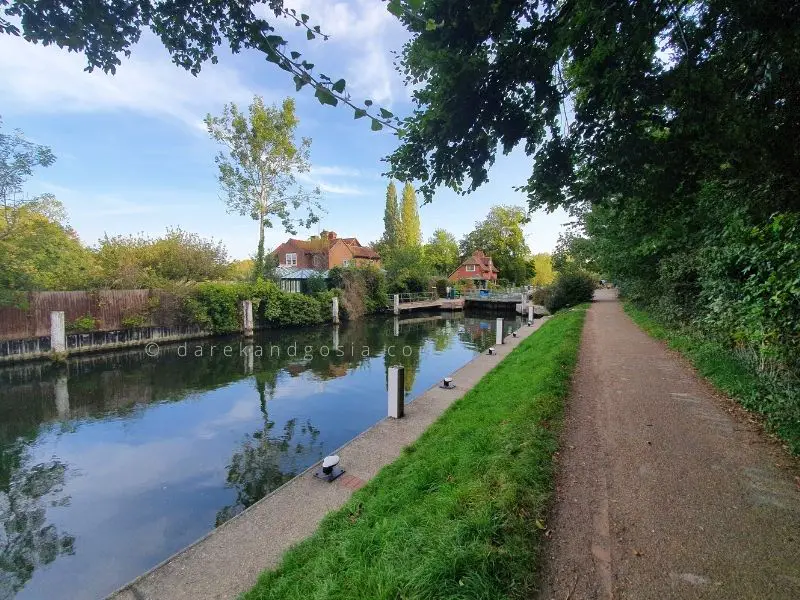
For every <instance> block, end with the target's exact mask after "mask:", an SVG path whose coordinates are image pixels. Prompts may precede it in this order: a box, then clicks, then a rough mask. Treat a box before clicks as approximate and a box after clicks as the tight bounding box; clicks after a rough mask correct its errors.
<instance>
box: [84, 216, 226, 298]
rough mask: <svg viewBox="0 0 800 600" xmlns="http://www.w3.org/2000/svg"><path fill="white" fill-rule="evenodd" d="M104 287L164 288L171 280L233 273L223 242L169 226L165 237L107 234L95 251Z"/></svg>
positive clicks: (212, 278) (212, 277) (216, 277)
mask: <svg viewBox="0 0 800 600" xmlns="http://www.w3.org/2000/svg"><path fill="white" fill-rule="evenodd" d="M95 256H96V260H97V263H98V265H99V266H100V268H101V270H102V281H101V282H100V283H101V284H102V285H103V287H111V288H117V289H137V288H155V287H162V286H164V285H166V284H167V282H170V281H180V280H189V281H208V280H214V279H222V278H224V277H226V276H227V274H228V272H229V268H230V267H229V263H228V254H227V251H226V250H225V246H223V245H222V242H217V241H214V240H208V239H205V238H202V237H200V236H199V235H197V234H194V233H189V232H187V231H183V230H182V229H180V228H178V229H167V233H166V234H165V235H164V236H163V237H157V238H152V237H148V236H145V235H129V236H114V237H109V236H108V235H106V236H105V237H104V238H103V239H101V240H100V243H99V245H98V248H97V252H96V253H95Z"/></svg>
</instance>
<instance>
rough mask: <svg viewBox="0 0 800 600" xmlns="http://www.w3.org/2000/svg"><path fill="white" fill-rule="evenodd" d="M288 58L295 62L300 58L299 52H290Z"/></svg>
mask: <svg viewBox="0 0 800 600" xmlns="http://www.w3.org/2000/svg"><path fill="white" fill-rule="evenodd" d="M289 56H291V57H292V60H297V59H298V58H300V53H299V52H291V53H289Z"/></svg>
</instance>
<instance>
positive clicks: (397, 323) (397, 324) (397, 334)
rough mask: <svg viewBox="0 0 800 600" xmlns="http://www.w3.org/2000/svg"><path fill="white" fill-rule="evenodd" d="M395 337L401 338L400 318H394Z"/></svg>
mask: <svg viewBox="0 0 800 600" xmlns="http://www.w3.org/2000/svg"><path fill="white" fill-rule="evenodd" d="M394 337H400V317H395V318H394Z"/></svg>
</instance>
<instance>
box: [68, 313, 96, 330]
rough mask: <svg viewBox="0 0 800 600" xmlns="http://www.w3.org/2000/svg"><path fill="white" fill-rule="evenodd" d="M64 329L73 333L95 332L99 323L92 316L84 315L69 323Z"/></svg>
mask: <svg viewBox="0 0 800 600" xmlns="http://www.w3.org/2000/svg"><path fill="white" fill-rule="evenodd" d="M64 329H65V330H66V331H71V332H82V331H94V330H95V329H97V321H96V320H95V318H94V317H93V316H92V315H84V316H82V317H78V318H77V319H75V320H74V321H72V322H71V323H67V325H66V327H64Z"/></svg>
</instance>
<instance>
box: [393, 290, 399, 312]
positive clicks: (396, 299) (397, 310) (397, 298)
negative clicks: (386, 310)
mask: <svg viewBox="0 0 800 600" xmlns="http://www.w3.org/2000/svg"><path fill="white" fill-rule="evenodd" d="M394 314H396V315H399V314H400V294H395V295H394Z"/></svg>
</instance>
